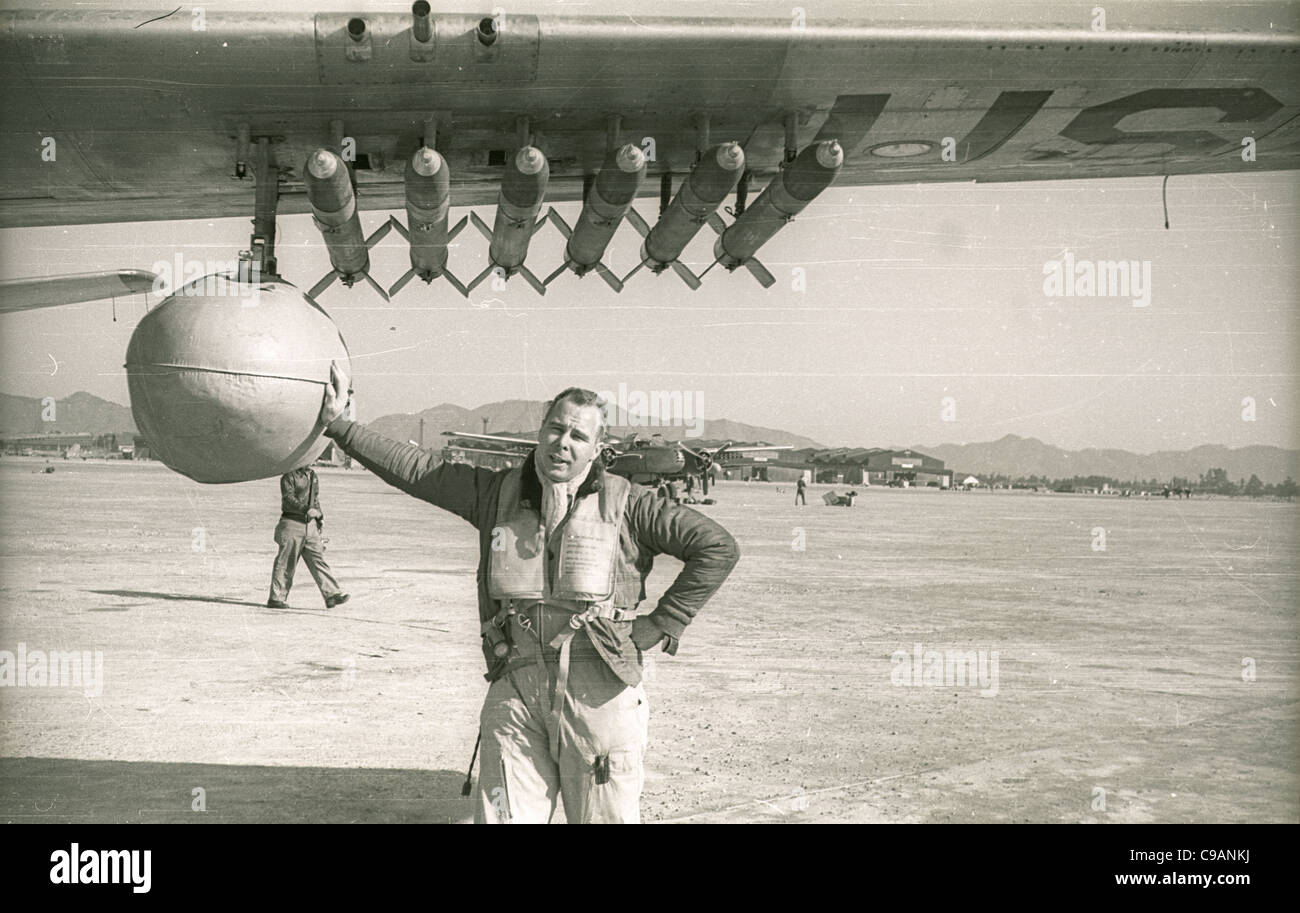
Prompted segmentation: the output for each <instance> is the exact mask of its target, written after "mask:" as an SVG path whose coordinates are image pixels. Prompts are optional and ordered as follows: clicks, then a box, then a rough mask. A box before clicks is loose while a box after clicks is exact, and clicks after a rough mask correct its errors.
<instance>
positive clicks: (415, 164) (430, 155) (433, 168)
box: [411, 146, 442, 178]
mask: <svg viewBox="0 0 1300 913" xmlns="http://www.w3.org/2000/svg"><path fill="white" fill-rule="evenodd" d="M411 167H412V168H414V169H415V173H416V174H418V175H420V176H421V177H426V178H431V177H433V176H434V175H435V174H437V173H438V169H440V168H441V167H442V156H441V155H439V154H438V153H436V152H434V151H433V150H432V149H430V148H429V147H428V146H424V147H422V148H421V149H420V150H419V151H417V152H416V153H415V155H413V156H411Z"/></svg>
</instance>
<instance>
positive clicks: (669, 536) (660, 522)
mask: <svg viewBox="0 0 1300 913" xmlns="http://www.w3.org/2000/svg"><path fill="white" fill-rule="evenodd" d="M325 434H326V435H327V436H328V437H330V438H333V439H334V440H335V441H337V442H338V444H339V446H340V447H342V448H343V450H344V452H346V453H347V454H348V455H349V456H350V457H352V458H353V459H354V460H356V461H357V462H359V463H361V465H363V466H365V467H366V468H367V469H369V470H370V471H371V472H373V473H375V475H377V476H379V478H381V479H383V480H384V481H385V482H387V483H388V484H389V485H392V486H394V487H396V488H400V489H401V490H402V491H404V492H406V493H407V494H409V495H412V496H413V497H416V498H419V499H421V500H423V501H428V502H429V503H430V504H434V505H436V506H438V507H441V508H443V509H444V510H448V511H450V512H452V513H453V514H455V515H456V516H458V517H460V518H462V519H464V520H467V521H469V522H470V523H471V524H473V526H474V527H475V528H476V529H477V530H478V531H479V564H478V604H479V620H480V622H485V621H488V620H490V619H491V618H492V617H493V616H494V615H496V613H497V611H498V605H497V603H496V601H495V600H493V599H492V598H491V597H490V596H489V595H488V589H487V570H488V561H489V556H490V554H491V548H492V529H493V527H494V526H495V525H496V520H497V501H498V495H499V493H500V490H501V481H502V479H503V478H504V477H505V474H506V473H507V472H509V471H510V470H507V469H499V470H494V469H484V468H479V467H474V466H469V465H466V464H464V463H446V462H443V463H439V458H438V457H437V455H435V454H434V453H432V452H431V451H427V450H423V449H421V448H419V447H416V446H415V445H413V444H401V443H398V442H396V441H392V440H389V439H388V438H386V437H384V436H383V435H380V434H377V433H375V432H373V431H369V430H367V429H366V428H365V426H364V425H361V424H359V423H357V422H350V421H347V420H346V419H343V418H338V419H335V420H334V421H333V422H331V423H330V425H329V426H328V427H327V428H326V430H325ZM534 453H535V451H534V452H533V453H530V454H529V455H528V457H527V459H526V461H525V463H524V466H523V470H524V471H523V473H522V477H521V484H520V492H519V500H520V506H521V507H522V508H526V509H533V510H537V511H538V512H539V513H540V510H541V505H542V483H541V481H540V480H539V479H538V477H537V472H536V469H535V468H534V464H533V456H534ZM604 479H605V469H604V466H603V465H602V464H601V463H600V461H599V460H598V459H597V460H596V461H595V462H594V463H593V465H592V467H591V472H590V473H589V474H588V475H587V478H586V480H585V481H584V482H583V483H582V485H581V486H580V487H579V488H578V491H577V492H576V498H583V497H586V496H587V495H591V494H593V493H594V492H596V491H598V490H599V489H600V487H601V486H603V485H604ZM548 552H550V554H548V565H550V562H552V561H554V560H556V556H555V554H554V551H553V550H552V549H550V548H549V547H548ZM658 554H667V555H672V556H673V557H674V558H677V559H679V560H681V561H682V562H683V563H684V564H685V566H684V567H683V568H682V570H681V572H680V573H678V575H677V579H676V580H674V581H673V583H672V586H670V587H669V588H668V589H667V590H666V591H665V592H664V594H663V595H662V596H661V597H660V599H659V603H658V605H657V606H656V607H655V609H654V611H653V612H651V613H650V614H649V616H648V618H649V620H650V621H651V622H652V623H653V624H654V625H655V627H657V628H658V629H659V630H660V631H662V632H663V633H664V634H665V635H667V642H666V643H665V645H664V650H665V651H666V652H668V653H676V652H677V642H678V639H679V638H680V637H681V636H682V632H683V631H684V630H685V629H686V626H687V625H688V624H690V623H691V620H692V619H693V618H694V617H695V615H696V614H697V613H698V612H699V610H700V609H701V608H702V607H703V606H704V604H705V603H706V602H707V601H708V600H709V598H710V597H711V596H712V595H713V594H714V593H715V592H716V591H717V589H718V587H720V586H721V585H722V582H723V581H724V580H726V579H727V575H728V574H730V573H731V570H732V568H734V567H735V566H736V562H737V561H739V559H740V549H739V547H738V546H737V545H736V540H735V539H733V538H732V536H731V534H730V533H728V532H727V531H726V530H725V529H723V528H722V527H721V526H720V525H719V524H717V523H716V522H714V521H713V520H711V519H709V518H708V517H706V516H704V515H703V514H700V513H697V512H695V511H693V510H691V509H690V508H688V507H681V506H678V505H676V504H672V503H670V502H667V501H665V500H663V499H660V498H656V497H655V494H654V492H653V491H651V490H650V489H648V488H644V487H643V486H640V485H636V484H633V485H632V486H631V492H630V494H629V496H628V500H627V507H626V509H625V512H624V518H623V527H622V530H621V531H620V533H619V549H618V556H617V559H616V562H617V567H616V580H615V605H616V607H618V608H625V609H635V608H636V606H637V605H638V604H639V603H640V602H641V601H642V600H644V599H645V578H646V576H647V575H648V574H649V573H650V570H651V568H652V566H653V564H654V556H655V555H658ZM549 569H550V570H551V571H552V572H553V570H554V568H553V567H550V568H549ZM626 603H630V604H626ZM604 621H605V620H604V619H597V620H596V621H595V622H593V623H592V624H591V625H589V626H588V627H589V628H590V629H594V630H589V631H588V633H589V636H591V637H592V639H593V641H594V642H596V646H597V649H598V650H599V651H600V653H601V654H602V656H604V658H605V659H606V661H607V662H610V659H611V657H610V656H609V655H607V654H608V652H609V651H610V650H612V651H613V652H614V653H615V654H619V653H624V652H625V651H626V652H630V651H631V650H632V649H633V648H632V647H631V642H630V640H628V638H627V635H626V633H625V632H626V631H627V630H628V627H629V624H609V623H603V622H604ZM606 638H608V640H607V642H606V643H605V644H604V645H603V646H604V647H606V648H607V649H602V644H601V643H600V641H601V640H602V639H606ZM484 655H485V658H486V659H487V661H488V665H489V668H490V667H491V666H492V663H493V658H492V656H491V654H490V650H489V648H487V647H485V649H484ZM610 664H611V666H615V665H616V663H613V662H611V663H610ZM615 671H616V672H618V671H619V670H618V669H617V668H615ZM620 677H624V676H623V675H622V674H621V673H620ZM638 677H639V676H638ZM624 680H625V681H626V680H627V678H626V677H625V678H624Z"/></svg>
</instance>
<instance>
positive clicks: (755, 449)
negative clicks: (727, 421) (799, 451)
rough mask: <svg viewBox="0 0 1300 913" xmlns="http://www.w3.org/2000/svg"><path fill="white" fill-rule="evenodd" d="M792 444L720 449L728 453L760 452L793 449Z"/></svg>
mask: <svg viewBox="0 0 1300 913" xmlns="http://www.w3.org/2000/svg"><path fill="white" fill-rule="evenodd" d="M793 449H794V446H793V445H791V444H770V445H763V446H759V447H730V446H728V447H721V448H719V450H725V451H726V452H727V453H758V452H760V451H764V450H793Z"/></svg>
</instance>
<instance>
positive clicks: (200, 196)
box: [0, 0, 1300, 227]
mask: <svg viewBox="0 0 1300 913" xmlns="http://www.w3.org/2000/svg"><path fill="white" fill-rule="evenodd" d="M358 6H359V7H360V6H364V5H363V4H358ZM919 6H923V4H922V5H919ZM1040 6H1041V7H1043V8H1042V9H1040V8H1039V7H1040ZM1090 6H1091V5H1090V4H1082V5H1077V4H1074V5H1072V4H1041V5H1036V4H1025V3H1015V2H1008V0H992V2H989V3H981V4H973V3H972V4H960V5H956V4H954V5H953V6H952V7H950V9H956V10H959V12H957V13H955V14H953V15H955V16H959V17H964V18H966V19H969V20H971V21H969V22H965V23H963V22H955V21H939V20H937V19H936V18H935V17H934V16H932V15H931V16H929V18H921V16H920V14H913V13H910V12H908V11H907V10H908V9H909V8H910V5H896V6H894V7H891V8H890V10H889V11H884V10H882V11H879V12H873V7H872V5H870V4H863V5H862V7H861V10H862V12H861V13H860V14H858V16H857V18H855V19H853V20H829V19H826V20H819V19H818V18H817V7H816V5H809V6H807V7H806V12H805V7H794V8H793V13H792V16H790V17H785V18H777V19H754V18H743V19H739V18H731V19H728V18H676V19H673V18H660V17H642V16H636V17H635V18H633V17H630V16H623V17H618V16H591V17H578V16H572V15H568V14H563V15H553V16H532V15H523V14H516V13H513V12H510V11H508V10H507V11H506V12H504V13H502V12H500V11H499V10H498V12H497V14H496V15H497V20H495V23H496V26H495V28H493V29H492V31H493V32H494V34H495V39H494V41H492V42H491V43H490V44H489V43H485V40H484V38H483V29H484V27H483V25H482V21H483V20H482V16H481V14H465V13H446V12H441V11H435V12H433V13H432V14H431V15H430V16H429V17H427V19H424V20H422V22H421V21H417V17H415V15H414V14H413V13H364V14H362V15H358V16H349V15H348V14H344V13H329V12H324V13H316V14H314V15H313V14H311V13H306V12H298V13H292V12H255V11H250V10H248V9H246V8H245V9H238V10H230V11H222V10H218V9H213V8H211V7H207V6H199V7H181V8H178V9H177V10H175V11H174V12H173V13H171V14H162V15H160V14H159V11H157V10H137V11H130V10H103V9H97V10H85V9H67V10H8V11H3V12H0V93H3V97H4V99H5V105H4V110H3V113H0V120H2V121H3V130H0V155H2V156H3V160H4V162H5V168H4V170H3V172H0V174H2V175H3V176H2V177H0V201H2V203H3V205H0V227H21V226H38V225H73V224H82V223H97V222H122V221H136V220H151V219H174V218H176V217H177V216H184V217H188V218H215V217H222V216H247V215H249V214H250V213H251V211H252V201H253V178H252V168H251V165H250V153H249V148H250V143H252V144H253V145H254V146H255V145H256V144H257V142H258V141H259V140H260V139H263V138H265V139H266V140H267V141H268V142H269V144H270V148H271V151H272V155H273V157H274V163H275V167H276V168H277V169H278V172H279V179H280V203H279V211H280V213H282V214H289V213H303V212H307V211H309V208H308V203H307V198H306V194H305V190H304V185H303V175H302V168H303V165H304V162H305V161H306V159H307V156H308V154H309V153H310V152H312V151H313V150H314V149H316V148H319V147H321V146H328V147H330V148H340V149H342V150H343V151H344V153H345V155H346V156H348V157H349V160H350V161H351V162H352V164H353V166H354V168H355V177H356V182H357V185H358V195H359V199H358V205H359V206H360V207H361V208H362V209H365V210H391V209H400V208H402V206H403V202H404V197H403V172H404V168H405V165H406V160H407V158H408V157H409V156H410V154H411V153H412V152H413V151H414V150H415V149H416V148H418V147H419V145H420V143H421V138H422V136H424V135H428V134H429V133H430V132H432V131H436V137H437V138H436V147H437V148H438V149H439V151H441V152H442V153H443V154H444V156H445V158H446V160H447V162H448V164H449V166H450V174H451V180H452V185H451V200H452V204H453V205H456V206H465V205H480V204H487V203H491V202H493V201H495V200H496V198H497V194H498V191H499V187H500V181H501V177H502V172H503V166H504V162H505V160H506V156H507V155H508V154H512V153H513V150H514V149H515V148H516V147H517V145H518V134H517V132H516V131H517V118H519V117H520V116H527V117H528V118H530V120H531V122H532V124H533V130H534V137H535V139H539V140H540V142H541V143H542V145H544V147H545V149H546V151H547V155H548V157H549V159H550V185H549V189H548V191H547V196H546V199H547V201H548V202H557V201H566V200H567V201H572V200H579V199H581V198H582V193H583V180H584V177H586V176H588V175H590V174H592V173H594V171H595V170H596V169H597V168H598V167H599V165H600V163H601V161H602V157H603V155H604V152H605V145H606V135H607V134H606V131H607V128H608V121H607V117H608V115H609V114H611V113H612V114H618V115H620V117H621V119H622V120H621V132H622V137H623V139H624V140H625V141H631V142H635V143H636V144H638V145H640V146H641V147H642V148H643V149H644V150H645V152H646V154H647V158H648V159H650V161H651V165H650V169H651V172H652V173H657V174H660V175H663V174H672V175H675V176H676V177H677V178H678V179H680V178H681V177H683V176H684V175H686V174H687V173H688V172H689V171H690V169H691V167H692V164H693V163H694V161H695V155H696V150H697V148H698V147H699V145H700V136H699V135H698V134H697V128H696V126H695V123H696V122H695V119H694V118H695V117H696V116H697V115H698V114H701V113H702V114H706V115H707V116H708V118H709V131H710V135H711V137H712V141H713V142H721V141H723V140H736V141H738V142H740V143H742V145H743V146H744V150H745V155H746V166H747V168H748V170H749V171H750V173H751V174H752V175H753V177H754V178H755V179H756V181H760V182H765V181H766V180H767V179H768V178H770V177H772V176H774V175H776V174H777V173H778V170H779V168H780V166H781V164H782V163H783V162H784V161H785V160H786V159H787V158H788V156H789V151H790V150H791V149H792V148H793V149H802V148H805V147H807V146H808V145H809V144H810V143H812V142H813V141H814V140H818V139H829V138H836V139H838V140H839V141H840V143H841V145H842V146H843V149H844V153H845V163H844V166H843V168H842V170H841V172H840V174H839V176H838V178H837V179H836V180H837V184H838V186H841V187H844V186H869V185H873V184H889V183H916V182H940V181H943V182H948V181H972V180H973V181H1022V180H1054V179H1077V178H1103V177H1105V178H1113V177H1124V176H1137V175H1178V174H1190V173H1202V172H1241V171H1258V170H1278V169H1293V168H1296V167H1300V117H1297V115H1298V114H1300V78H1297V76H1298V75H1300V38H1298V37H1297V17H1298V16H1300V5H1297V4H1293V3H1257V4H1256V3H1245V4H1242V3H1232V4H1219V3H1175V2H1159V0H1158V2H1149V3H1141V4H1137V3H1124V2H1115V3H1108V4H1105V6H1104V12H1101V16H1102V21H1100V22H1099V21H1098V19H1097V16H1098V11H1099V10H1102V7H1096V8H1093V10H1092V12H1091V13H1090V12H1089V7H1090ZM900 10H902V11H901V12H900ZM909 16H910V17H911V18H908V17H909ZM1106 16H1109V19H1108V20H1107V19H1106V18H1105V17H1106ZM426 30H427V38H425V39H424V40H421V38H420V37H419V36H420V35H421V34H423V33H424V32H425V31H426ZM431 128H432V129H431ZM759 186H761V184H756V189H757V187H759ZM660 189H661V188H660V186H659V182H658V181H654V180H647V181H646V182H645V184H644V185H643V187H642V193H643V195H644V196H653V195H656V194H658V193H659V192H660Z"/></svg>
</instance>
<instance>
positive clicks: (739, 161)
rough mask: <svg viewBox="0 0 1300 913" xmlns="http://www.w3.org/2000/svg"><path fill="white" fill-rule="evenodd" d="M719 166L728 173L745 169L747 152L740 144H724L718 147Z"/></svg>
mask: <svg viewBox="0 0 1300 913" xmlns="http://www.w3.org/2000/svg"><path fill="white" fill-rule="evenodd" d="M718 164H719V165H721V166H722V167H723V168H724V169H726V170H727V171H738V170H739V169H741V168H743V167H745V150H744V149H741V148H740V144H739V143H723V144H722V145H721V146H719V147H718Z"/></svg>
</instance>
